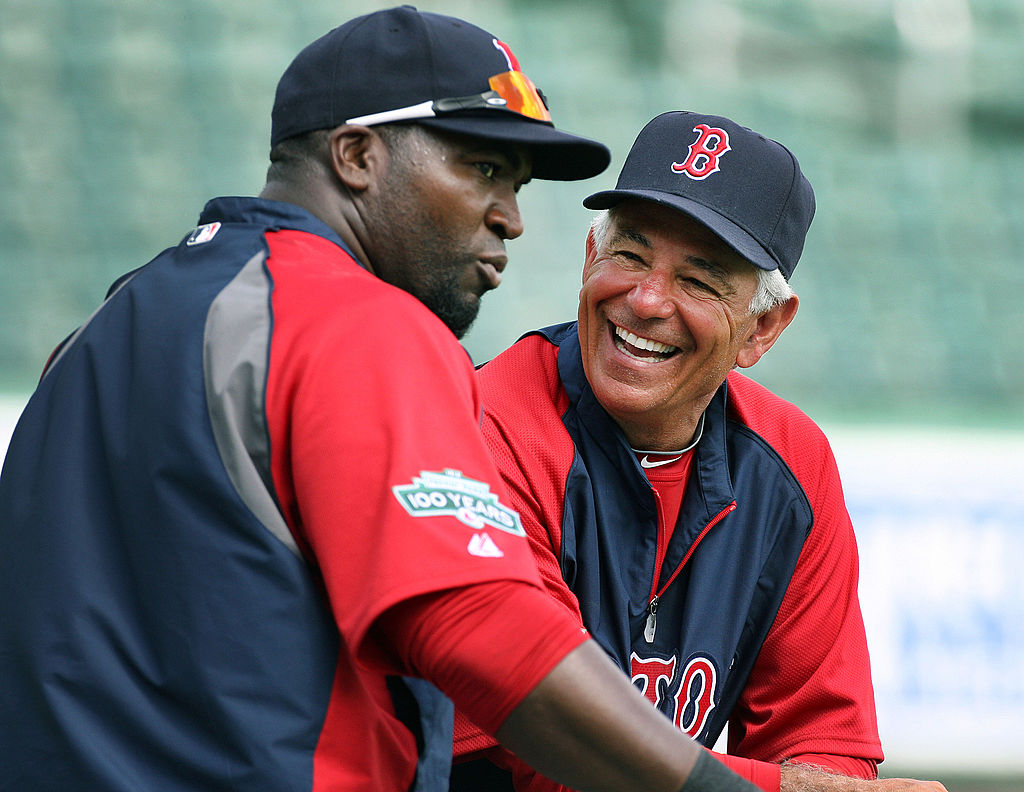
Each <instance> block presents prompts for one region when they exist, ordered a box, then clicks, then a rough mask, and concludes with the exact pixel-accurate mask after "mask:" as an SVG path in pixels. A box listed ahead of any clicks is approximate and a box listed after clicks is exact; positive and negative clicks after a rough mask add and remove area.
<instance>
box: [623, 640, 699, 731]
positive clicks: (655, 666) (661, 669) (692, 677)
mask: <svg viewBox="0 0 1024 792" xmlns="http://www.w3.org/2000/svg"><path fill="white" fill-rule="evenodd" d="M629 663H630V669H631V676H632V679H633V684H634V685H635V686H636V688H637V689H638V690H639V691H640V692H641V693H643V694H644V696H646V697H647V700H648V701H650V702H651V703H652V704H653V705H654V706H655V707H657V708H658V709H659V710H661V711H662V712H664V713H666V714H667V715H668V716H669V717H670V718H672V722H673V723H674V724H675V725H676V727H678V729H679V730H680V731H682V732H684V733H685V734H688V735H689V736H690V737H693V738H694V739H698V738H699V737H700V735H701V734H702V733H703V731H704V729H705V727H706V726H707V725H708V720H709V718H710V717H711V711H712V710H713V709H714V708H715V707H716V706H717V705H716V703H715V697H716V695H717V690H716V688H717V686H718V671H717V670H716V667H715V664H714V662H713V661H712V660H711V659H710V658H709V657H703V656H701V655H697V656H696V657H693V658H692V659H691V660H690V661H689V662H688V663H687V664H686V667H685V668H684V669H683V670H682V673H680V674H677V673H676V672H677V670H678V668H679V663H678V662H677V660H676V656H675V655H673V656H672V657H670V658H669V659H667V660H665V659H663V658H660V657H640V655H638V654H637V653H636V652H633V653H632V654H631V655H630V658H629Z"/></svg>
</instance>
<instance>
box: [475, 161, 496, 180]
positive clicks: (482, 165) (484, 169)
mask: <svg viewBox="0 0 1024 792" xmlns="http://www.w3.org/2000/svg"><path fill="white" fill-rule="evenodd" d="M473 166H474V167H475V168H476V169H477V170H478V171H480V173H482V174H483V175H484V178H485V179H493V178H494V177H495V176H497V175H498V166H497V165H495V164H494V163H493V162H474V163H473Z"/></svg>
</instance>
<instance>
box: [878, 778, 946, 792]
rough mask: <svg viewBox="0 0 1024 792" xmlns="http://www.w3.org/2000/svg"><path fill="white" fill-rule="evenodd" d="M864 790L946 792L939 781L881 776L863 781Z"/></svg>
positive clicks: (882, 791) (879, 791)
mask: <svg viewBox="0 0 1024 792" xmlns="http://www.w3.org/2000/svg"><path fill="white" fill-rule="evenodd" d="M861 783H863V784H865V785H870V786H864V787H863V788H862V789H863V792H946V787H944V786H943V785H942V784H940V783H939V782H938V781H918V780H917V779H916V778H879V779H877V780H875V781H862V782H861Z"/></svg>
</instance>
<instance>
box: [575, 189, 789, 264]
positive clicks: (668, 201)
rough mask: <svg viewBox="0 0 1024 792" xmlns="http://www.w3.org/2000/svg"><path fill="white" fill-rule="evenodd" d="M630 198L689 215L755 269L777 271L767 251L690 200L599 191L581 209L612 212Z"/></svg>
mask: <svg viewBox="0 0 1024 792" xmlns="http://www.w3.org/2000/svg"><path fill="white" fill-rule="evenodd" d="M629 198H641V199H643V200H645V201H652V202H654V203H656V204H661V205H662V206H668V207H670V208H672V209H675V210H677V211H679V212H682V213H683V214H685V215H689V216H690V217H692V218H693V219H694V220H696V221H697V222H699V223H701V224H703V225H705V226H707V227H708V228H709V229H711V231H713V232H714V233H715V234H717V235H718V236H720V237H721V238H722V240H723V241H725V243H726V244H727V245H729V247H731V248H732V249H733V250H735V251H736V252H737V253H739V254H740V255H741V256H743V258H745V259H746V260H747V261H749V262H750V263H751V264H753V265H754V266H756V267H760V268H761V269H764V270H773V269H778V268H779V262H777V261H776V260H775V259H774V258H772V257H771V255H769V253H768V251H767V250H765V249H764V248H763V247H762V246H761V243H760V242H758V241H757V240H756V239H754V237H752V236H751V235H750V234H748V233H747V232H746V231H744V230H743V228H741V227H740V226H738V225H736V224H735V223H734V222H732V220H730V219H729V218H727V217H725V216H723V215H720V214H719V213H718V212H716V211H715V210H714V209H709V208H708V207H706V206H705V205H704V204H701V203H697V202H696V201H691V200H690V199H689V198H683V197H681V196H678V195H674V194H672V193H666V192H661V191H659V190H602V191H601V192H596V193H594V194H593V195H588V196H587V197H586V198H584V199H583V205H584V206H585V207H586V208H587V209H611V208H612V207H613V206H615V205H616V204H619V203H622V202H623V201H625V200H627V199H629Z"/></svg>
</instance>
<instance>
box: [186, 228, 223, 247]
mask: <svg viewBox="0 0 1024 792" xmlns="http://www.w3.org/2000/svg"><path fill="white" fill-rule="evenodd" d="M218 231H220V223H207V224H206V225H201V226H199V227H198V228H197V229H196V230H195V231H193V232H192V233H191V234H190V235H189V238H188V241H186V242H185V244H186V245H201V244H203V243H204V242H209V241H210V240H211V239H213V238H214V237H215V236H217V232H218Z"/></svg>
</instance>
